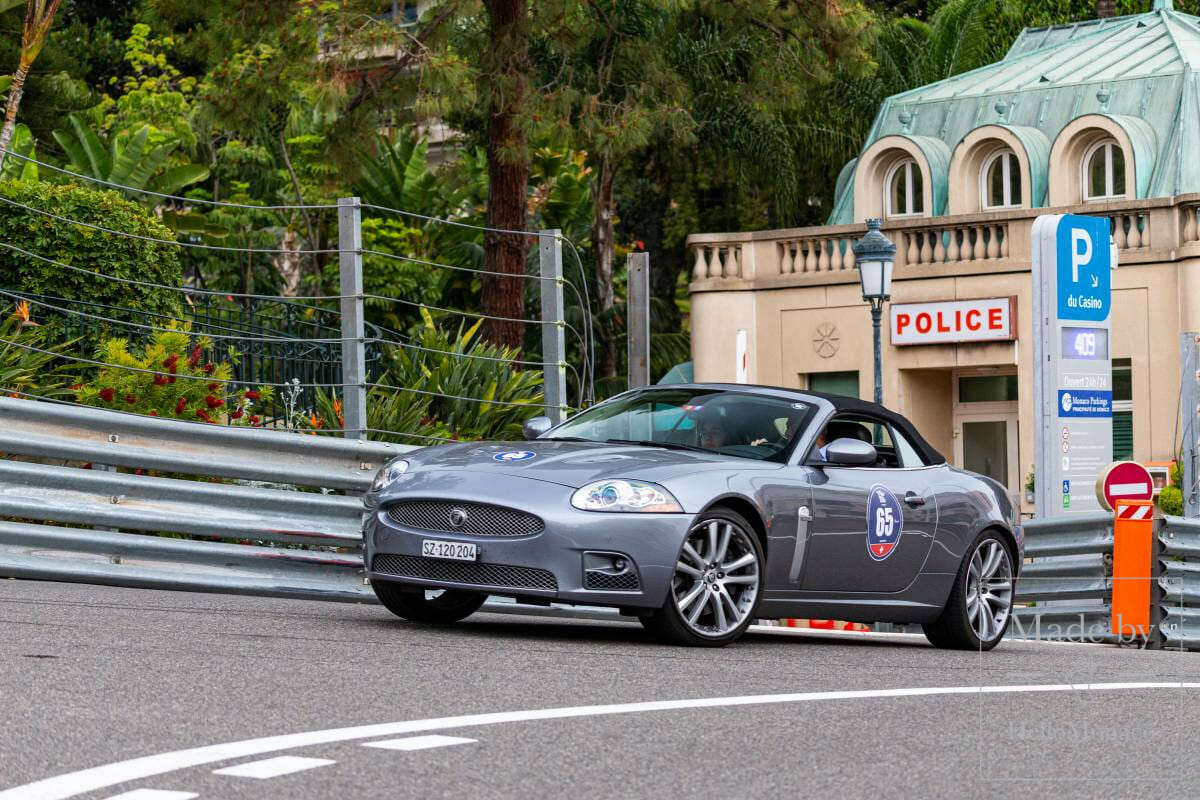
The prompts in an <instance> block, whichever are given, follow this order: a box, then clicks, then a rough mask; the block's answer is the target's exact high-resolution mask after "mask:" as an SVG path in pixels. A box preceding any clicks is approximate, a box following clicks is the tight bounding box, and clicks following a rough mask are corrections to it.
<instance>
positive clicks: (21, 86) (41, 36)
mask: <svg viewBox="0 0 1200 800" xmlns="http://www.w3.org/2000/svg"><path fill="white" fill-rule="evenodd" d="M59 2H60V0H28V3H27V5H26V6H25V24H24V26H23V27H22V29H21V58H20V60H19V61H18V62H17V69H16V71H15V72H13V75H12V83H11V84H9V87H8V105H7V107H6V108H5V109H4V127H3V128H0V166H3V165H4V157H5V156H6V155H8V144H9V142H11V141H12V136H13V129H14V128H15V127H16V125H17V109H18V108H19V107H20V106H21V93H22V92H24V90H25V79H26V78H27V77H28V76H29V70H30V69H31V68H32V67H33V62H34V61H35V60H36V59H37V57H38V54H39V53H41V52H42V46H43V45H45V43H46V34H47V33H49V32H50V25H51V23H53V22H54V15H55V14H56V13H57V12H58V4H59ZM9 5H10V6H12V5H13V4H12V3H11V2H10V3H9ZM0 10H6V9H3V8H2V7H0Z"/></svg>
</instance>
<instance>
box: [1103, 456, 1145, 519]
mask: <svg viewBox="0 0 1200 800" xmlns="http://www.w3.org/2000/svg"><path fill="white" fill-rule="evenodd" d="M1153 498H1154V479H1153V478H1151V477H1150V471H1149V470H1148V469H1146V468H1145V467H1143V466H1142V465H1141V464H1139V463H1137V462H1136V461H1117V462H1115V463H1113V464H1109V465H1108V468H1107V469H1105V470H1104V471H1103V472H1101V473H1100V477H1099V478H1097V479H1096V499H1097V500H1099V501H1100V505H1102V506H1104V508H1105V509H1106V510H1108V511H1112V510H1113V509H1114V508H1115V507H1116V505H1117V501H1118V500H1151V499H1153Z"/></svg>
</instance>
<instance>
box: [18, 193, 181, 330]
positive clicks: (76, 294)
mask: <svg viewBox="0 0 1200 800" xmlns="http://www.w3.org/2000/svg"><path fill="white" fill-rule="evenodd" d="M26 207H32V208H37V209H41V210H42V211H45V212H48V213H51V214H56V215H58V216H61V217H67V218H70V219H75V220H79V221H81V222H87V223H91V224H94V225H100V226H103V227H106V228H110V229H112V230H118V231H122V232H124V233H130V234H135V235H137V236H143V237H148V238H150V239H161V240H167V241H171V240H173V238H174V234H173V233H172V232H171V231H170V230H169V229H168V228H166V227H165V226H163V225H162V224H161V223H159V222H158V221H157V220H155V219H154V218H153V217H152V216H151V215H149V214H147V213H146V211H145V209H143V208H142V207H141V206H139V205H137V204H136V203H133V202H130V201H129V200H126V199H125V198H123V197H121V196H120V195H119V194H117V193H115V192H110V191H97V190H94V189H85V188H81V187H78V186H74V185H69V184H68V185H56V184H50V183H44V182H24V181H0V242H6V243H10V244H13V245H16V246H17V247H20V248H22V249H24V250H28V251H29V252H32V253H36V254H38V255H40V256H43V257H45V258H48V259H53V260H55V261H59V262H62V263H64V264H69V265H71V266H74V267H80V268H83V269H85V270H88V271H91V272H96V273H101V274H105V275H110V276H115V277H118V278H125V279H130V280H137V281H146V282H151V283H159V284H164V285H167V286H179V285H180V284H181V283H182V279H183V275H182V273H181V271H180V264H179V256H178V250H179V248H178V247H176V246H174V245H171V244H162V243H161V242H154V241H146V240H144V239H133V238H129V237H125V236H114V235H112V234H108V233H105V232H103V231H100V230H96V229H94V228H88V227H84V226H82V225H69V224H66V223H63V222H60V221H58V220H56V219H53V218H51V217H49V216H46V215H45V214H39V213H36V212H34V211H30V210H27V208H26ZM0 286H4V287H9V288H14V289H21V290H24V291H27V292H34V293H38V294H48V295H54V296H57V297H62V298H66V299H69V300H86V301H91V302H95V303H102V304H105V305H111V306H120V307H123V308H128V309H135V310H143V311H151V312H155V313H159V314H167V315H178V313H179V311H180V307H179V295H178V294H177V293H175V292H171V291H167V290H164V289H154V288H148V287H142V286H137V285H133V284H127V283H118V282H116V281H111V280H103V279H100V278H95V277H91V276H89V275H87V274H86V273H81V272H77V271H75V270H68V269H64V268H62V267H59V266H56V265H54V264H49V263H47V262H45V261H42V260H40V259H36V258H31V257H29V256H26V255H23V254H21V253H17V252H15V251H13V250H11V249H9V248H7V247H2V246H0ZM113 313H114V314H115V315H117V316H118V317H120V312H119V311H114V312H113Z"/></svg>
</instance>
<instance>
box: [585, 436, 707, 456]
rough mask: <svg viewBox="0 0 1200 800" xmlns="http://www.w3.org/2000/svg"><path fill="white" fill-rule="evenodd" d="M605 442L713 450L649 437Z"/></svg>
mask: <svg viewBox="0 0 1200 800" xmlns="http://www.w3.org/2000/svg"><path fill="white" fill-rule="evenodd" d="M604 441H605V443H607V444H632V445H637V446H639V447H662V448H664V449H666V450H694V451H695V452H697V453H714V452H716V451H715V450H709V449H708V448H707V447H696V446H695V445H691V444H680V443H679V442H655V441H651V440H650V439H605V440H604Z"/></svg>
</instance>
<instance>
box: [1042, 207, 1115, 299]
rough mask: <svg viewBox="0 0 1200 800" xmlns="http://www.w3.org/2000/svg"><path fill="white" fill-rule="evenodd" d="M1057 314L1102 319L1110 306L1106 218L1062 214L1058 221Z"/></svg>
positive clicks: (1110, 279)
mask: <svg viewBox="0 0 1200 800" xmlns="http://www.w3.org/2000/svg"><path fill="white" fill-rule="evenodd" d="M1056 247H1057V250H1058V272H1057V278H1058V318H1059V319H1073V320H1085V321H1088V322H1103V321H1104V320H1106V319H1108V315H1109V312H1110V311H1111V306H1112V256H1111V253H1110V252H1109V249H1108V218H1107V217H1081V216H1079V215H1077V214H1064V215H1063V217H1062V220H1061V221H1060V222H1059V224H1058V241H1057V242H1056Z"/></svg>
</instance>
